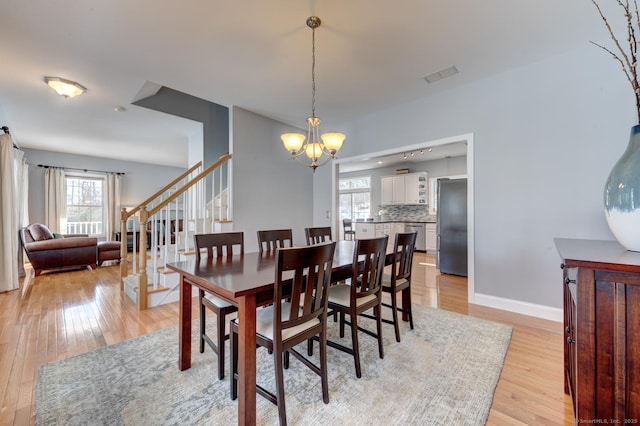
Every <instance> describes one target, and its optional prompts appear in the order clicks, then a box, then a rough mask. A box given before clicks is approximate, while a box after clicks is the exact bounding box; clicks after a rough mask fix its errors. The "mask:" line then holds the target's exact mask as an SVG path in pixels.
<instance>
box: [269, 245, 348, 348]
mask: <svg viewBox="0 0 640 426" xmlns="http://www.w3.org/2000/svg"><path fill="white" fill-rule="evenodd" d="M335 246H336V243H335V242H328V243H324V244H317V245H312V246H307V247H292V248H281V249H278V251H277V261H276V262H277V263H276V265H277V266H276V276H275V286H274V308H275V309H274V324H276V330H275V331H274V336H280V335H281V332H282V330H285V329H287V328H291V327H295V326H297V325H299V324H303V323H305V322H307V321H310V320H312V319H314V318H320V320H321V321H326V318H324V317H325V316H326V307H327V290H328V288H329V285H330V283H331V267H332V265H333V254H334V251H335ZM289 286H290V289H289ZM282 299H289V305H290V306H291V311H290V312H288V313H285V314H286V315H285V316H284V317H283V316H282V314H283V313H282V312H281V309H282V304H281V303H277V301H280V300H282Z"/></svg>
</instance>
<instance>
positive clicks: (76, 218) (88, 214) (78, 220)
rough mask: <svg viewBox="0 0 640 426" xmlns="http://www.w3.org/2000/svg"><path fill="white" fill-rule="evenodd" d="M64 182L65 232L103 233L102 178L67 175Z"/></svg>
mask: <svg viewBox="0 0 640 426" xmlns="http://www.w3.org/2000/svg"><path fill="white" fill-rule="evenodd" d="M66 183H67V233H69V234H89V235H103V234H104V231H103V229H104V217H103V215H104V203H103V183H104V180H103V179H100V178H83V177H71V176H68V177H67V178H66Z"/></svg>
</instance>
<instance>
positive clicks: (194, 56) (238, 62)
mask: <svg viewBox="0 0 640 426" xmlns="http://www.w3.org/2000/svg"><path fill="white" fill-rule="evenodd" d="M310 15H317V16H319V17H320V18H321V19H322V21H323V24H322V26H321V27H320V28H319V29H317V30H316V62H317V63H316V86H317V87H316V89H317V97H316V113H317V115H318V116H319V117H321V118H322V122H323V124H322V125H321V127H322V130H324V131H326V130H330V129H335V130H341V127H342V126H344V125H345V123H347V122H349V121H350V120H353V119H356V118H358V117H361V116H363V115H365V114H368V113H371V112H374V111H378V110H382V109H385V108H388V107H391V106H394V105H397V104H401V103H404V102H409V101H412V100H416V99H419V98H423V97H425V96H429V95H431V94H434V93H436V92H439V91H442V90H446V89H448V88H451V87H453V86H457V85H463V84H466V83H469V82H471V81H474V80H477V79H481V78H485V77H487V76H490V75H492V74H496V73H500V72H502V71H505V70H508V69H511V68H514V67H518V66H521V65H524V64H527V63H531V62H534V61H537V60H540V59H542V58H544V57H547V56H550V55H554V54H558V53H561V52H564V51H567V50H569V49H572V48H575V47H577V46H584V45H586V44H587V43H588V40H590V39H596V40H601V39H603V37H606V35H605V33H604V30H603V25H602V23H601V22H600V18H599V17H598V16H597V15H596V13H595V10H594V8H593V5H592V4H591V3H590V2H589V1H585V0H562V1H558V0H535V1H532V0H530V1H524V0H521V1H517V0H516V1H514V0H485V1H470V0H447V1H436V0H397V1H388V0H348V1H345V0H317V1H315V0H308V1H301V0H270V1H265V0H236V1H229V0H224V1H223V0H188V1H157V0H135V1H130V0H110V1H95V0H89V1H78V0H57V1H55V2H42V1H41V2H36V1H30V0H3V1H2V2H0V52H1V55H2V56H1V57H2V64H1V65H0V118H2V117H3V118H4V122H3V123H0V125H7V126H9V127H10V129H11V132H12V134H13V136H14V139H15V140H16V142H18V144H20V145H21V146H22V147H27V148H36V149H45V150H51V151H60V152H72V153H77V154H84V155H94V156H102V157H108V158H118V159H129V160H131V159H133V160H135V161H142V162H148V163H154V164H165V165H173V166H180V167H185V166H187V158H186V151H187V150H186V144H187V138H188V137H189V136H190V135H193V134H195V133H196V132H198V131H199V129H200V126H199V125H198V124H197V123H193V122H190V121H188V120H184V119H180V118H177V117H173V116H169V115H167V114H163V113H159V112H154V111H150V110H147V109H145V108H141V107H138V106H134V105H131V102H132V101H133V100H134V98H135V97H136V94H137V93H138V91H139V90H140V89H141V88H142V87H143V85H144V84H145V82H152V83H156V84H159V85H163V86H167V87H170V88H172V89H175V90H179V91H182V92H185V93H188V94H190V95H193V96H197V97H200V98H203V99H207V100H210V101H212V102H216V103H218V104H222V105H225V106H232V105H237V106H239V107H242V108H245V109H248V110H251V111H254V112H256V113H259V114H263V115H265V116H268V117H272V118H275V119H278V120H281V121H283V122H285V123H289V124H293V125H298V126H301V127H304V123H305V118H306V117H307V116H308V115H310V110H311V106H310V104H311V100H310V98H311V75H310V74H311V71H310V68H311V30H310V29H308V28H307V27H306V24H305V21H306V18H307V17H308V16H310ZM605 41H606V40H605ZM594 48H595V47H594ZM452 65H455V66H456V67H457V69H458V70H459V71H460V72H459V74H457V75H454V76H453V77H450V78H448V79H445V80H440V81H438V82H436V83H432V84H428V83H426V82H425V81H424V80H423V77H424V76H426V75H428V74H431V73H433V72H436V71H439V70H441V69H444V68H447V67H450V66H452ZM44 76H57V77H63V78H67V79H71V80H75V81H77V82H79V83H80V84H82V85H84V86H86V87H87V88H88V91H87V93H85V94H84V95H82V96H80V97H78V98H74V99H63V98H62V97H59V96H58V95H56V94H55V93H54V92H53V91H51V90H50V89H49V88H48V87H47V86H46V85H45V84H44V83H43V77H44ZM523 84H526V82H523ZM114 106H124V107H126V108H127V111H125V112H115V111H114V110H113V108H114ZM345 143H349V139H348V134H347V140H346V142H345ZM148 147H153V149H148ZM283 155H286V153H285V152H284V149H283Z"/></svg>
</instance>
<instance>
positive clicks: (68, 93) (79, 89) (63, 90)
mask: <svg viewBox="0 0 640 426" xmlns="http://www.w3.org/2000/svg"><path fill="white" fill-rule="evenodd" d="M44 82H45V83H47V85H48V86H49V87H51V88H52V89H53V90H55V92H56V93H57V94H58V95H60V96H62V97H64V98H74V97H76V96H78V95H82V94H83V93H84V92H85V91H86V90H87V88H86V87H84V86H83V85H81V84H79V83H76V82H75V81H71V80H67V79H64V78H60V77H45V78H44Z"/></svg>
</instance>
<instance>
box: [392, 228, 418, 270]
mask: <svg viewBox="0 0 640 426" xmlns="http://www.w3.org/2000/svg"><path fill="white" fill-rule="evenodd" d="M417 235H418V233H417V232H406V233H404V232H402V233H397V234H396V241H395V244H394V249H393V252H394V256H395V260H394V264H393V269H392V271H391V274H392V280H391V281H392V282H394V279H395V280H397V279H407V280H410V279H411V266H412V264H413V252H414V251H415V246H416V237H417Z"/></svg>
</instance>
